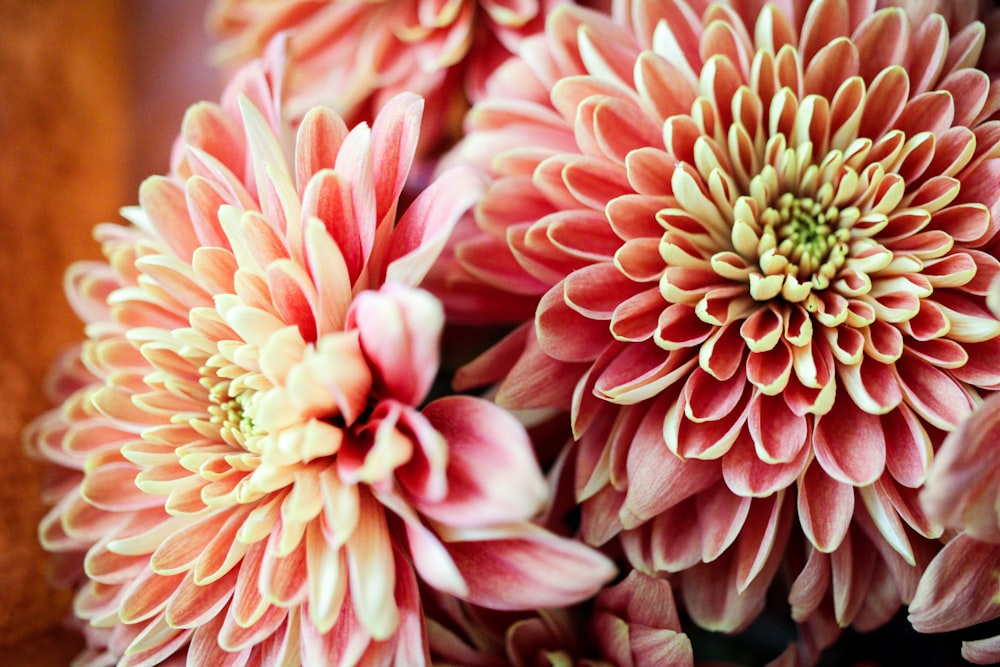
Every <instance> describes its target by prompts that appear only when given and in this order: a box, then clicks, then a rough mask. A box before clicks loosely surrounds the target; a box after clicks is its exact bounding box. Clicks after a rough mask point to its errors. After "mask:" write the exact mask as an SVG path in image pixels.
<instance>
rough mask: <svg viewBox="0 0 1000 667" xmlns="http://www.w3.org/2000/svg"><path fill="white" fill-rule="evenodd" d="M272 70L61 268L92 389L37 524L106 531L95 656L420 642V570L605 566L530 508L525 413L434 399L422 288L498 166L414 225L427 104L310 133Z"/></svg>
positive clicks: (424, 206) (255, 75)
mask: <svg viewBox="0 0 1000 667" xmlns="http://www.w3.org/2000/svg"><path fill="white" fill-rule="evenodd" d="M278 90H280V85H279V83H278V82H276V81H273V80H271V79H270V78H269V77H268V74H267V71H266V70H265V68H264V66H263V65H262V64H261V63H254V64H252V65H251V66H249V67H248V68H247V69H245V70H243V71H242V72H241V73H240V74H239V75H238V76H237V78H236V80H235V81H234V83H233V84H232V87H231V88H230V89H229V91H228V92H227V94H226V95H225V97H224V99H223V102H222V104H221V105H216V104H209V103H203V104H199V105H196V106H195V107H193V108H192V109H191V110H190V111H189V112H188V114H187V116H186V118H185V121H184V126H183V133H182V143H183V150H182V152H181V153H179V154H178V156H177V161H176V163H175V168H174V173H173V174H172V175H171V176H167V177H153V178H150V179H148V180H147V181H146V182H145V183H144V184H143V186H142V188H141V191H140V206H139V207H136V208H131V209H126V210H125V212H124V213H125V215H126V217H127V218H128V219H129V220H130V221H131V222H132V223H133V224H132V225H131V226H128V227H123V226H118V225H110V224H107V225H102V226H99V227H98V228H97V231H96V236H97V238H98V240H99V241H100V242H101V244H102V247H103V251H104V254H105V256H106V258H107V261H106V262H90V263H84V264H80V265H77V266H75V267H73V268H72V269H71V270H70V271H69V273H68V276H67V287H68V293H69V296H70V299H71V301H72V302H73V305H74V306H75V307H76V310H77V312H78V313H79V314H80V316H81V317H82V319H83V320H84V321H85V322H86V323H87V341H86V343H85V344H84V346H83V349H82V353H81V354H80V356H79V361H80V364H82V368H81V366H80V364H73V363H70V364H68V366H67V368H68V369H70V370H71V371H72V373H70V374H64V375H63V379H62V380H61V383H62V384H63V385H65V386H66V388H67V389H72V388H73V387H76V386H79V385H81V384H82V385H83V386H82V387H80V388H79V389H77V390H76V391H75V392H74V393H72V394H71V395H70V396H69V398H68V399H67V400H66V401H65V402H64V403H63V405H62V406H61V408H60V409H58V410H56V411H54V412H52V413H50V414H49V415H47V416H45V417H43V418H42V419H41V420H39V422H38V423H37V424H36V425H35V426H34V427H33V428H32V431H31V433H30V440H31V441H32V445H33V447H34V448H35V450H36V451H37V452H38V453H39V454H41V455H42V456H44V457H45V458H47V459H48V460H50V461H51V462H52V463H54V464H57V467H56V469H57V470H58V471H59V476H58V477H57V479H56V483H57V487H56V488H53V490H52V494H51V495H52V496H54V498H53V499H54V500H56V501H57V504H56V506H55V507H54V508H53V510H52V511H51V513H50V514H49V515H48V516H47V517H46V519H45V521H44V522H43V524H42V526H41V539H42V542H43V544H44V545H45V546H46V548H48V549H50V550H52V551H55V552H61V553H65V554H80V553H82V552H85V557H84V559H83V575H84V576H83V577H82V580H81V581H80V584H79V590H78V593H77V596H76V602H75V611H76V614H77V615H78V616H80V617H81V618H83V619H85V620H87V621H89V622H90V624H91V626H93V628H94V630H93V631H92V632H91V633H90V636H91V638H92V640H93V641H92V643H93V644H94V646H93V647H92V650H91V651H90V653H89V654H88V657H89V662H90V664H102V661H107V660H111V661H114V660H118V659H119V658H120V662H118V664H120V665H139V664H142V665H152V664H159V663H160V662H161V661H162V660H164V659H165V658H167V657H169V656H172V655H176V654H178V653H179V652H185V651H186V652H187V659H188V661H189V663H193V664H268V665H272V664H274V665H277V664H299V662H301V663H303V664H356V663H357V662H358V661H363V662H364V663H365V664H389V663H390V662H393V663H394V664H406V665H411V664H412V665H416V664H423V663H424V662H425V661H426V658H427V647H426V643H425V637H424V629H423V617H422V611H421V605H420V600H419V594H418V591H417V580H416V577H415V575H419V576H420V578H422V579H423V580H424V581H425V582H426V583H427V584H429V585H430V586H431V587H433V588H435V589H438V590H441V591H446V592H448V593H449V594H453V595H456V596H458V597H460V598H462V599H465V600H469V601H470V602H473V603H475V604H480V605H484V606H489V607H499V608H505V609H506V608H514V609H517V608H535V607H538V606H550V605H564V604H570V603H573V602H575V601H577V600H578V599H581V598H584V597H588V596H590V595H592V594H594V593H595V592H596V590H597V589H598V588H599V587H600V585H601V584H602V583H604V582H605V581H606V580H607V579H608V578H609V577H610V576H611V574H612V566H611V564H610V562H609V561H608V560H607V559H606V558H604V557H603V556H601V555H599V554H597V553H596V552H594V551H593V550H591V549H590V548H589V547H585V546H583V545H582V544H580V543H578V542H575V541H571V540H568V539H565V538H560V537H557V536H555V535H553V534H551V533H549V532H547V531H545V530H543V529H542V528H540V527H538V526H536V525H535V524H533V523H531V522H530V519H531V518H532V517H533V516H534V515H535V514H536V513H537V512H538V511H539V510H540V509H541V507H542V505H543V504H544V502H545V500H546V496H547V486H546V484H545V482H544V479H543V477H542V475H541V472H540V470H539V468H538V465H537V463H536V462H535V459H534V456H533V453H532V449H531V444H530V441H529V439H528V436H527V434H526V432H525V430H524V428H523V427H522V426H521V424H520V423H519V422H518V421H516V420H515V419H514V417H512V416H510V415H508V414H507V413H506V412H504V411H503V410H501V409H500V408H498V407H496V406H495V405H493V404H492V403H489V402H487V401H485V400H482V399H476V398H471V397H462V396H453V397H445V398H440V399H438V400H434V401H432V402H430V403H429V404H427V405H426V406H424V407H423V408H422V409H418V406H420V405H421V403H422V402H423V401H424V399H425V398H426V397H427V394H428V392H429V390H430V388H431V384H432V382H433V381H434V378H435V375H436V372H437V367H438V357H439V340H440V335H441V330H442V327H443V323H444V319H443V311H442V308H441V306H440V304H439V302H438V301H437V300H436V299H435V298H434V297H432V296H431V295H430V293H428V292H426V291H424V290H421V289H419V288H417V287H416V285H417V284H418V283H419V282H420V280H421V278H422V276H423V275H424V274H425V273H426V271H427V270H428V267H429V266H430V264H431V262H433V260H434V258H435V256H436V255H437V253H438V252H439V251H440V249H441V247H442V246H443V244H444V242H445V239H446V237H447V235H448V233H449V231H450V228H451V227H452V226H453V225H454V224H455V221H456V220H457V218H458V217H459V216H460V215H461V214H462V213H463V212H464V211H465V210H466V209H467V208H468V207H469V206H470V205H471V203H472V202H473V201H474V200H475V199H476V198H477V197H478V196H479V193H480V192H481V179H479V178H478V177H477V176H475V175H473V174H472V173H471V172H468V171H461V170H459V171H454V172H451V173H450V174H447V175H445V176H443V177H442V178H441V179H440V180H439V181H438V182H437V183H436V184H435V185H433V186H432V187H430V188H429V189H428V190H427V191H425V192H424V193H423V195H422V196H420V197H419V198H418V199H417V200H416V201H415V202H414V203H413V205H412V206H411V207H410V208H409V209H408V210H407V212H406V214H405V215H403V216H402V218H401V219H400V221H399V222H398V224H397V223H396V208H397V199H398V197H399V195H400V192H401V189H402V187H403V183H404V181H405V179H406V176H407V172H408V170H409V168H410V164H411V160H412V159H413V153H414V150H415V145H416V141H417V128H418V126H419V123H420V115H421V108H422V101H421V100H420V99H419V98H418V97H417V96H415V95H402V96H399V97H397V98H394V99H393V100H391V101H389V102H388V104H387V105H386V107H385V109H384V110H383V112H382V113H381V114H380V115H379V116H378V118H377V119H376V120H375V122H374V124H373V125H372V126H371V127H369V126H368V125H366V124H361V125H359V126H357V127H355V128H353V129H351V130H348V128H347V126H346V125H345V124H344V122H343V120H342V119H341V118H340V117H339V116H337V115H336V114H335V113H333V112H332V111H330V110H328V109H324V108H316V109H313V110H311V111H309V112H308V113H307V114H306V115H305V117H304V120H303V121H302V123H301V125H300V126H299V127H298V128H297V131H294V132H293V131H292V129H291V128H289V127H287V126H285V125H284V124H283V123H282V122H281V121H280V120H279V118H280V116H281V114H280V106H279V103H280V100H278V99H277V92H276V91H278ZM68 560H69V561H72V559H68ZM62 563H63V565H62V567H61V568H60V569H61V572H62V573H63V574H64V577H63V578H64V579H67V578H71V577H72V573H71V572H70V571H69V570H68V564H67V562H66V559H64V560H63V561H62Z"/></svg>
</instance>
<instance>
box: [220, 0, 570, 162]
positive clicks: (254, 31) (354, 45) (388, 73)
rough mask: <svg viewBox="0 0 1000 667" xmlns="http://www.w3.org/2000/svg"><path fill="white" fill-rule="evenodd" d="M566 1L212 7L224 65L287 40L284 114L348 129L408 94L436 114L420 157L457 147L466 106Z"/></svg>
mask: <svg viewBox="0 0 1000 667" xmlns="http://www.w3.org/2000/svg"><path fill="white" fill-rule="evenodd" d="M557 4H561V0H519V1H517V2H503V1H498V0H482V1H480V0H458V1H456V2H434V1H433V0H377V1H375V2H370V1H367V0H348V1H346V2H345V1H343V0H320V1H318V2H317V1H316V0H291V1H290V2H289V1H287V0H263V1H262V0H215V2H214V3H213V4H212V5H211V7H210V9H209V15H208V23H209V26H210V28H211V29H212V30H213V32H215V33H216V34H218V35H220V36H222V37H223V38H224V41H223V42H222V43H221V44H220V45H219V46H218V47H217V49H216V57H217V58H218V59H219V60H220V61H222V62H245V61H246V60H248V59H250V58H253V57H257V56H259V55H261V54H262V53H264V52H265V50H266V49H267V47H268V44H269V43H271V42H272V41H273V40H274V39H275V38H276V37H277V36H279V35H282V34H286V35H288V37H289V51H290V56H291V65H290V72H289V80H288V82H287V84H288V86H289V93H290V98H289V101H288V107H287V113H289V114H290V115H292V116H296V115H298V114H300V113H301V112H302V111H304V110H305V109H308V108H309V107H311V106H314V105H316V104H324V105H327V106H330V107H331V108H333V109H335V110H336V111H337V112H338V113H340V114H341V115H343V116H344V117H345V118H346V119H348V121H349V122H350V121H354V120H364V119H367V118H370V117H372V115H373V114H374V113H376V112H377V111H378V110H379V109H381V108H382V106H383V105H384V104H385V103H386V101H387V100H389V99H391V98H392V97H393V96H394V95H396V94H398V93H400V92H403V91H410V92H416V93H418V94H420V95H422V96H424V97H425V98H426V99H427V101H428V104H429V105H430V106H431V108H429V109H428V113H427V114H426V116H425V118H424V128H423V133H422V135H423V136H422V142H421V148H422V149H423V148H426V149H428V150H432V149H434V148H435V147H436V146H440V145H443V144H445V145H446V144H447V143H449V142H451V141H454V140H455V138H456V136H455V135H456V134H457V132H458V128H459V127H460V125H461V116H462V113H464V111H465V109H466V108H467V99H469V98H472V99H475V98H477V97H478V96H480V95H481V93H482V90H483V87H484V83H485V81H486V78H487V77H488V76H489V74H490V73H492V71H493V70H494V69H496V67H497V66H498V65H499V64H500V63H502V62H503V61H504V60H506V59H507V58H508V57H509V56H510V55H511V54H512V53H513V52H514V51H515V50H516V48H517V45H518V43H519V42H520V40H521V38H522V37H524V36H525V35H530V34H534V33H536V32H538V31H539V30H541V28H542V26H543V25H544V20H545V16H546V14H547V13H548V11H550V10H551V9H552V8H553V7H555V6H556V5H557Z"/></svg>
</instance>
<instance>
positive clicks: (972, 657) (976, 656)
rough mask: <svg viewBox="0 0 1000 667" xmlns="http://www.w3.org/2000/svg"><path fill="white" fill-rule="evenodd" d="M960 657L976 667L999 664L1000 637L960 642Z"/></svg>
mask: <svg viewBox="0 0 1000 667" xmlns="http://www.w3.org/2000/svg"><path fill="white" fill-rule="evenodd" d="M962 657H963V658H965V659H966V660H968V661H969V662H972V663H975V664H977V665H995V664H996V663H998V662H1000V636H996V637H988V638H986V639H974V640H970V641H964V642H962Z"/></svg>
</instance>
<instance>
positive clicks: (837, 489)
mask: <svg viewBox="0 0 1000 667" xmlns="http://www.w3.org/2000/svg"><path fill="white" fill-rule="evenodd" d="M798 490H799V493H798V511H799V523H800V524H801V525H802V530H803V532H805V535H806V537H807V538H809V541H810V542H811V543H812V544H813V545H814V546H815V547H816V548H817V549H819V550H820V551H823V552H826V553H830V552H832V551H834V550H835V549H837V547H839V546H840V543H841V542H842V541H843V540H844V536H845V535H847V530H848V528H849V527H850V525H851V517H852V516H853V514H854V488H853V487H852V486H851V485H849V484H843V483H841V482H838V481H837V480H835V479H833V478H832V477H830V476H829V475H827V474H826V472H825V471H824V470H823V468H822V466H821V465H819V464H818V463H816V462H813V463H811V464H810V465H809V467H808V468H806V472H805V474H804V475H803V476H802V477H801V478H800V479H799V483H798Z"/></svg>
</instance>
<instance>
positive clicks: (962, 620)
mask: <svg viewBox="0 0 1000 667" xmlns="http://www.w3.org/2000/svg"><path fill="white" fill-rule="evenodd" d="M998 571H1000V546H997V545H995V544H988V543H986V542H980V541H979V540H976V539H973V538H971V537H969V536H968V535H964V534H959V535H958V536H957V537H955V539H953V540H952V541H951V542H949V543H948V544H947V545H945V547H944V549H942V550H941V551H940V552H939V553H938V554H937V556H935V557H934V560H933V561H931V563H930V565H929V566H928V567H927V569H926V570H925V571H924V574H923V576H922V577H921V578H920V584H919V585H918V586H917V592H916V594H915V595H914V597H913V601H912V602H911V603H910V607H909V621H910V623H911V624H912V625H913V627H914V628H916V630H917V631H918V632H948V631H951V630H957V629H960V628H966V627H970V626H973V625H976V624H978V623H982V622H983V621H988V620H990V619H993V618H996V617H998V616H1000V604H998V602H997V595H998V584H997V576H996V573H997V572H998Z"/></svg>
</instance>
